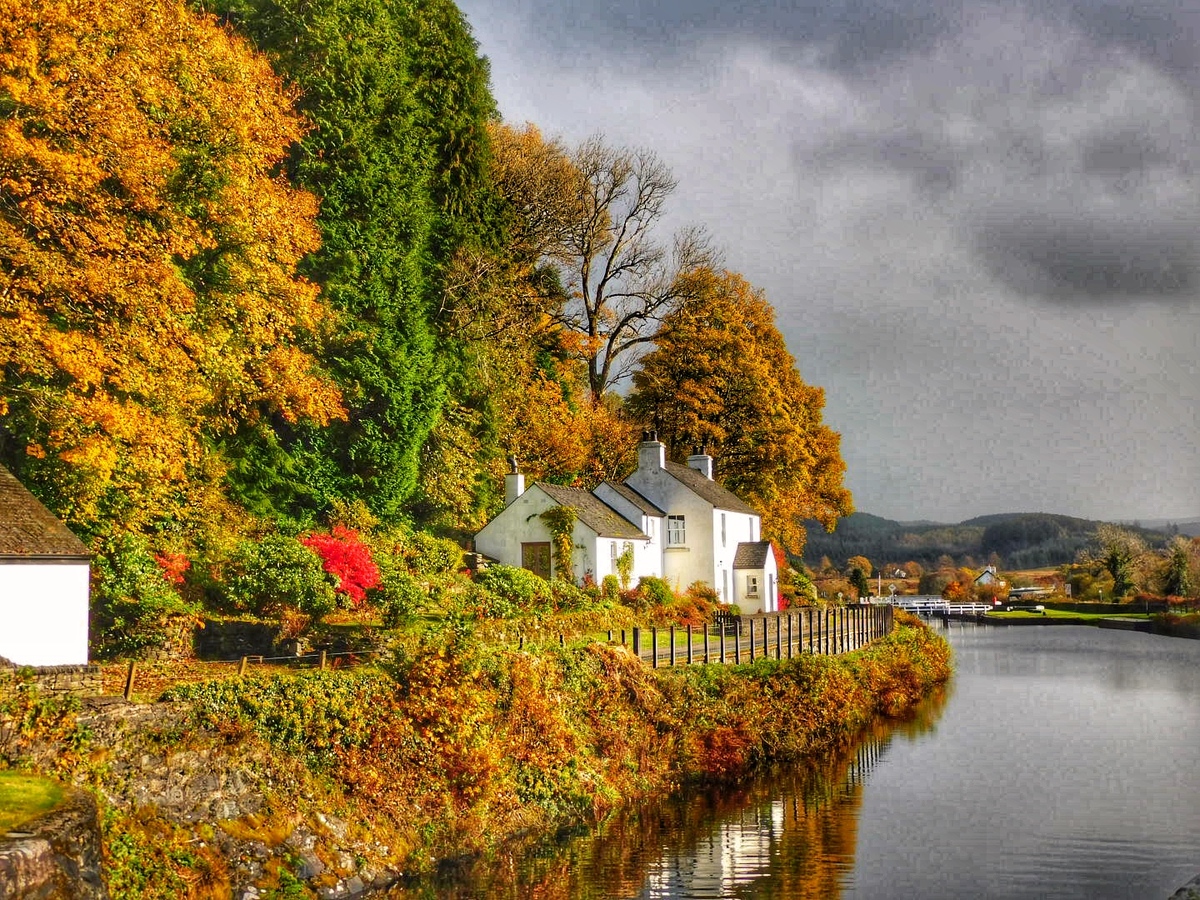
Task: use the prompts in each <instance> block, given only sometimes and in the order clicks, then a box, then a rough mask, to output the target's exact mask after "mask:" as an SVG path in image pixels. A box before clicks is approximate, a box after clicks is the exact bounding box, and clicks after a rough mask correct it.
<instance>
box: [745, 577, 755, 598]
mask: <svg viewBox="0 0 1200 900" xmlns="http://www.w3.org/2000/svg"><path fill="white" fill-rule="evenodd" d="M746 596H747V597H757V596H758V576H757V575H747V576H746Z"/></svg>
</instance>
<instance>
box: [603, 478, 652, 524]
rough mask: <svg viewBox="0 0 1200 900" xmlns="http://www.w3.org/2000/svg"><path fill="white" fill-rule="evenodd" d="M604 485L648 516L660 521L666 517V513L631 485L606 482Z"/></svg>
mask: <svg viewBox="0 0 1200 900" xmlns="http://www.w3.org/2000/svg"><path fill="white" fill-rule="evenodd" d="M604 483H605V484H606V485H608V486H609V487H610V488H612V489H613V490H614V491H616V492H617V493H618V494H620V495H621V496H622V497H624V498H625V499H626V500H628V501H629V502H630V503H632V504H633V505H634V506H636V507H637V508H638V509H640V510H641V511H642V512H643V513H645V514H646V515H648V516H658V517H659V518H660V519H661V518H662V517H664V516H665V515H666V512H664V511H663V510H661V509H659V508H658V507H657V506H655V505H654V504H653V503H651V502H650V501H649V500H647V499H646V498H645V497H643V496H642V495H641V494H639V493H638V492H637V491H635V490H634V489H633V488H631V487H630V486H629V485H627V484H617V483H616V482H615V481H606V482H604Z"/></svg>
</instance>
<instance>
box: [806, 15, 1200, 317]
mask: <svg viewBox="0 0 1200 900" xmlns="http://www.w3.org/2000/svg"><path fill="white" fill-rule="evenodd" d="M881 74H882V75H884V76H885V77H880V78H879V79H878V80H877V81H876V82H875V83H873V84H872V85H871V86H870V87H869V89H867V90H865V91H864V93H867V94H869V95H870V96H871V98H872V100H871V102H870V104H869V114H868V115H865V116H860V117H858V119H857V120H852V121H850V122H848V123H846V124H845V127H843V128H842V129H838V128H833V129H830V130H829V131H828V132H827V133H826V136H825V139H824V141H823V142H822V143H821V144H819V145H817V146H816V147H810V146H808V145H807V144H802V145H801V146H799V147H798V149H797V154H798V159H797V164H798V165H799V166H801V167H807V166H820V167H823V168H824V169H826V170H827V171H828V170H829V169H830V168H833V169H837V168H839V167H841V168H843V169H845V170H846V171H847V172H848V173H850V174H849V175H848V177H853V173H854V172H855V171H857V170H859V169H860V168H861V167H863V166H877V167H884V168H887V169H890V170H893V171H895V172H897V173H901V174H903V175H905V176H906V177H909V178H911V180H912V183H913V185H914V188H915V189H916V190H917V191H918V192H919V193H920V194H922V195H923V200H922V201H921V202H925V203H930V204H936V205H938V206H939V207H940V208H942V209H946V210H949V211H950V212H951V215H952V217H953V218H954V220H955V221H956V222H957V224H958V226H959V233H960V234H961V236H962V237H963V239H964V240H965V241H967V242H968V244H969V245H970V246H971V247H973V248H974V250H975V252H977V253H978V255H979V257H980V261H981V263H982V264H983V265H984V266H985V267H986V269H987V271H988V272H990V273H991V275H992V276H993V277H995V278H997V279H999V280H1000V281H1001V282H1003V283H1004V284H1006V285H1007V286H1009V287H1011V288H1013V289H1015V290H1017V291H1018V292H1020V293H1022V294H1025V295H1028V296H1033V297H1045V298H1051V299H1056V300H1062V299H1071V300H1087V299H1094V300H1103V301H1111V300H1114V299H1122V300H1129V299H1136V298H1140V297H1164V298H1170V299H1172V300H1175V299H1177V298H1179V297H1182V296H1189V297H1190V296H1192V295H1193V294H1194V293H1195V288H1196V286H1197V277H1198V271H1200V243H1198V241H1200V167H1198V166H1197V164H1196V163H1197V160H1196V154H1197V141H1196V139H1197V115H1196V98H1195V97H1194V96H1193V95H1192V93H1191V92H1190V91H1189V90H1188V89H1187V88H1186V87H1185V86H1184V84H1183V83H1182V82H1179V81H1178V80H1176V79H1174V78H1173V77H1172V76H1171V75H1170V74H1169V73H1166V72H1164V71H1163V70H1161V69H1157V68H1155V67H1154V66H1151V65H1149V64H1148V63H1146V62H1145V61H1143V60H1141V59H1139V58H1138V57H1136V56H1134V55H1132V54H1130V53H1128V52H1126V51H1123V50H1120V49H1113V48H1112V47H1108V48H1104V47H1101V46H1100V45H1098V44H1096V43H1095V42H1094V41H1093V40H1091V39H1090V38H1089V37H1088V36H1086V35H1082V34H1080V33H1078V32H1075V31H1072V30H1071V29H1070V28H1069V27H1067V26H1064V25H1062V24H1060V23H1052V22H1049V21H1047V20H1045V19H1042V18H1038V17H1035V16H1031V15H1029V14H1027V13H1022V14H1019V15H1013V14H1011V13H1006V12H1004V11H1001V10H998V8H997V7H995V6H981V7H979V8H978V9H977V11H976V12H975V13H974V14H973V15H972V16H970V17H969V22H968V24H967V25H966V27H964V28H963V29H962V30H961V31H959V32H957V33H955V34H952V35H947V36H945V37H943V39H942V40H941V42H940V43H939V45H938V46H937V48H935V49H934V50H933V51H932V52H931V53H929V54H925V55H922V56H920V57H911V58H907V59H905V60H903V61H900V62H897V63H895V64H893V65H892V66H890V67H889V69H888V70H887V71H886V72H881Z"/></svg>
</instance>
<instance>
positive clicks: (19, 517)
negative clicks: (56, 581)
mask: <svg viewBox="0 0 1200 900" xmlns="http://www.w3.org/2000/svg"><path fill="white" fill-rule="evenodd" d="M3 556H9V557H12V556H28V557H41V556H44V557H62V558H74V559H78V558H84V559H87V558H89V557H90V556H91V554H90V553H88V549H87V547H86V546H84V543H83V541H81V540H79V538H77V537H75V535H73V534H71V532H70V530H69V529H68V528H67V526H66V525H64V524H63V523H62V522H60V521H59V520H58V518H57V517H56V516H55V515H54V514H53V513H52V512H50V510H48V509H46V507H44V506H43V505H42V504H41V502H40V501H39V500H38V499H37V498H36V497H35V496H33V494H31V493H29V491H28V490H26V489H25V486H24V485H23V484H21V482H19V481H17V479H16V477H15V476H14V475H13V474H12V473H11V472H10V471H8V469H6V468H4V467H3V466H0V557H3Z"/></svg>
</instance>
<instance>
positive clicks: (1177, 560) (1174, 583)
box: [1161, 535, 1197, 597]
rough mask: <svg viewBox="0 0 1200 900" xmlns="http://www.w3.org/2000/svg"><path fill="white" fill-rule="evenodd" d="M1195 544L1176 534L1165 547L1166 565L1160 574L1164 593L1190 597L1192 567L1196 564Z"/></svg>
mask: <svg viewBox="0 0 1200 900" xmlns="http://www.w3.org/2000/svg"><path fill="white" fill-rule="evenodd" d="M1196 550H1197V547H1196V545H1195V544H1194V543H1193V542H1191V541H1189V540H1187V539H1186V538H1183V537H1180V536H1178V535H1176V537H1175V538H1174V539H1173V540H1172V541H1171V543H1170V545H1169V546H1168V547H1167V551H1166V565H1165V566H1164V567H1163V572H1162V576H1161V580H1162V591H1163V593H1164V594H1167V595H1171V596H1175V597H1190V596H1191V595H1192V590H1193V582H1192V569H1193V568H1195V565H1196V559H1195V557H1196Z"/></svg>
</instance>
